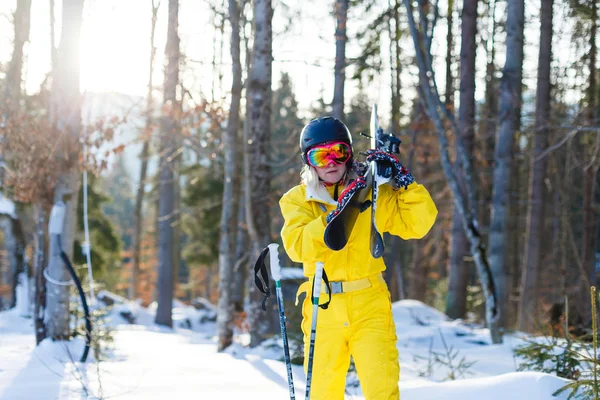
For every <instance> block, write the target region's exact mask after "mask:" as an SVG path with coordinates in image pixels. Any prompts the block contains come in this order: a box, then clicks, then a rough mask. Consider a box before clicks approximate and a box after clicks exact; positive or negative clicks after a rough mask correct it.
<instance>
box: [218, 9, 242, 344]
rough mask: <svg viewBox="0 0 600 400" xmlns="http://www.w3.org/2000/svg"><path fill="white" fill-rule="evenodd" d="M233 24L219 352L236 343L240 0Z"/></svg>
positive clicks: (231, 18)
mask: <svg viewBox="0 0 600 400" xmlns="http://www.w3.org/2000/svg"><path fill="white" fill-rule="evenodd" d="M229 22H230V24H231V59H232V61H233V63H232V74H233V82H232V84H231V106H230V108H229V119H228V122H227V131H226V132H225V135H224V136H223V150H224V152H225V166H224V171H225V176H224V179H225V182H224V185H223V208H222V212H221V227H220V235H221V237H220V241H219V304H218V313H217V335H218V337H219V343H218V350H219V351H221V350H223V349H225V348H226V347H227V346H229V345H230V344H231V342H232V340H233V302H232V293H231V290H232V287H233V270H234V263H235V247H236V246H235V244H236V237H237V216H238V203H239V195H240V194H239V193H240V191H239V182H238V181H239V179H238V177H237V171H238V162H237V153H238V151H237V147H238V146H237V137H238V132H239V130H240V103H241V97H242V64H241V62H240V10H239V7H238V3H237V0H229Z"/></svg>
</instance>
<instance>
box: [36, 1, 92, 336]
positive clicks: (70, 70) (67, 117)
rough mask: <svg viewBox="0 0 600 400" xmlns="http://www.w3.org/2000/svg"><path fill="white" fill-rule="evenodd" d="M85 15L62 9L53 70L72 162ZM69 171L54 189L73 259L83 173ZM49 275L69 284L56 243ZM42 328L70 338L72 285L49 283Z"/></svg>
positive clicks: (56, 109) (54, 113)
mask: <svg viewBox="0 0 600 400" xmlns="http://www.w3.org/2000/svg"><path fill="white" fill-rule="evenodd" d="M82 15H83V0H73V1H68V2H65V3H64V4H63V9H62V21H63V24H62V32H61V36H60V37H61V39H60V45H59V47H58V50H57V54H56V64H55V65H54V67H53V72H52V75H53V80H52V92H51V95H50V104H51V105H50V120H51V123H52V127H53V128H52V129H53V132H54V135H55V137H56V140H57V142H58V143H59V144H58V148H59V149H60V151H58V152H57V155H56V156H57V157H61V158H62V159H66V160H69V161H70V162H71V163H74V162H75V161H74V160H78V158H79V146H80V144H79V138H80V134H81V94H80V93H79V38H80V32H81V23H82ZM65 171H66V172H64V173H62V174H61V175H60V176H59V177H58V182H57V184H56V187H55V189H54V204H55V205H56V204H60V203H62V202H64V204H65V219H64V224H63V231H62V235H61V238H60V239H61V243H60V245H61V246H60V247H61V248H62V250H63V251H64V252H65V253H66V254H67V256H68V257H69V258H71V259H72V256H73V240H74V236H75V227H76V218H77V216H76V214H75V213H76V211H77V199H78V196H79V173H78V171H77V170H76V168H75V165H67V166H66V169H65ZM47 273H48V275H49V276H50V277H51V278H52V279H53V280H55V281H62V282H67V281H70V280H71V276H70V275H69V273H68V271H67V269H66V268H65V266H64V265H63V261H62V260H61V258H60V252H59V247H58V246H57V245H56V244H55V243H52V245H51V247H50V259H49V263H48V267H47ZM45 312H46V314H45V317H44V323H45V325H46V330H47V333H48V336H50V337H51V338H52V339H53V340H60V339H67V338H69V336H70V331H69V286H62V285H56V284H52V283H49V285H48V288H47V293H46V310H45Z"/></svg>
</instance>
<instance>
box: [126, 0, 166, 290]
mask: <svg viewBox="0 0 600 400" xmlns="http://www.w3.org/2000/svg"><path fill="white" fill-rule="evenodd" d="M158 5H160V3H159V4H158ZM158 5H156V6H155V5H154V0H152V23H151V29H150V67H149V74H150V75H149V78H148V92H147V98H146V128H145V130H144V136H143V145H142V153H141V154H140V161H141V168H140V183H139V186H138V188H137V192H136V195H135V211H134V213H135V214H134V217H133V218H134V223H133V266H132V270H131V286H130V287H129V298H130V299H132V300H134V301H135V299H136V298H137V296H138V292H137V285H138V276H139V272H140V254H141V248H142V236H143V235H142V232H143V228H142V208H143V205H144V195H145V194H146V189H145V188H146V175H147V172H148V157H149V156H150V139H151V137H152V131H153V124H154V121H153V118H152V113H153V104H154V102H153V101H152V91H153V87H154V84H153V81H152V73H153V72H154V58H155V56H156V46H154V35H155V32H156V19H157V14H158Z"/></svg>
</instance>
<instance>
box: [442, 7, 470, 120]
mask: <svg viewBox="0 0 600 400" xmlns="http://www.w3.org/2000/svg"><path fill="white" fill-rule="evenodd" d="M447 13H448V15H447V21H448V30H447V31H446V90H445V92H444V104H446V107H447V108H448V109H449V110H450V111H452V112H454V78H453V76H452V64H453V60H452V59H453V55H454V52H453V50H454V33H453V28H454V0H448V12H447ZM464 13H465V11H464V9H463V18H462V19H463V22H464V21H465V17H464ZM475 17H477V16H475ZM463 29H464V28H463ZM474 33H475V32H474ZM473 40H475V36H473ZM461 58H462V54H461Z"/></svg>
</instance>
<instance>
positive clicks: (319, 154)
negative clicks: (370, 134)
mask: <svg viewBox="0 0 600 400" xmlns="http://www.w3.org/2000/svg"><path fill="white" fill-rule="evenodd" d="M351 156H352V149H351V148H350V145H349V144H348V143H345V142H333V143H326V144H321V145H318V146H315V147H313V148H312V149H310V150H309V151H308V152H306V162H307V163H308V165H310V166H313V167H317V168H322V167H326V166H328V165H329V163H330V162H333V163H334V164H337V165H341V164H345V163H346V162H347V161H348V160H349V159H350V157H351Z"/></svg>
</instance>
